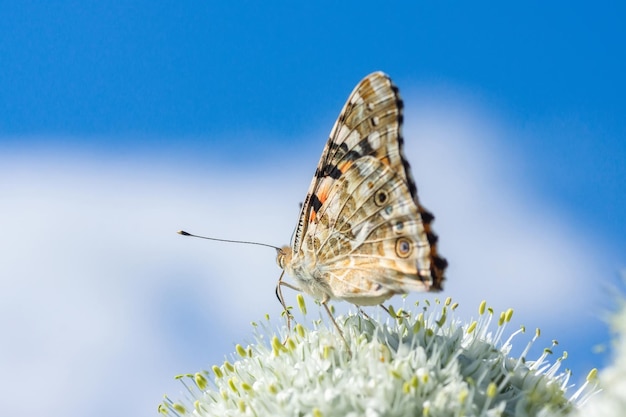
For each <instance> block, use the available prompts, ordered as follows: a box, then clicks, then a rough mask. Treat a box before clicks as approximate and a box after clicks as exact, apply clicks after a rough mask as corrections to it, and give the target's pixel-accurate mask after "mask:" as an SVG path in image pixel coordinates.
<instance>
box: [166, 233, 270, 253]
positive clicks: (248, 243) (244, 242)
mask: <svg viewBox="0 0 626 417" xmlns="http://www.w3.org/2000/svg"><path fill="white" fill-rule="evenodd" d="M176 233H178V234H179V235H183V236H191V237H197V238H199V239H206V240H215V241H217V242H228V243H242V244H245V245H258V246H266V247H268V248H274V249H276V250H277V251H280V248H279V247H278V246H274V245H268V244H267V243H260V242H248V241H246V240H231V239H218V238H215V237H206V236H199V235H194V234H192V233H189V232H185V231H184V230H179V231H178V232H176Z"/></svg>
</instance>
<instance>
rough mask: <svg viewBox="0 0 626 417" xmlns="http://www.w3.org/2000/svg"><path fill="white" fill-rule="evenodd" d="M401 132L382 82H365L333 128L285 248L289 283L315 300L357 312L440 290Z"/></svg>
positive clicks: (395, 100)
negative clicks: (295, 281)
mask: <svg viewBox="0 0 626 417" xmlns="http://www.w3.org/2000/svg"><path fill="white" fill-rule="evenodd" d="M401 124H402V101H401V99H400V96H399V94H398V89H397V88H396V87H395V85H394V84H393V83H392V82H391V80H390V79H389V77H388V76H387V75H385V74H383V73H381V72H376V73H373V74H370V75H368V76H367V77H365V78H364V79H363V80H362V81H361V82H360V83H359V84H358V85H357V87H356V88H355V89H354V91H353V92H352V94H351V95H350V97H349V98H348V100H347V102H346V104H345V106H344V108H343V110H342V111H341V114H340V116H339V118H338V119H337V121H336V122H335V125H334V126H333V129H332V131H331V134H330V138H329V140H328V142H327V144H326V147H325V148H324V151H323V153H322V157H321V160H320V163H319V165H318V168H317V170H316V172H315V176H314V177H313V180H312V182H311V186H310V188H309V192H308V194H307V197H306V199H305V202H304V204H303V207H302V211H301V213H300V220H299V223H298V227H297V229H296V232H295V234H294V239H293V242H292V257H293V259H292V261H293V263H294V265H295V266H296V268H295V271H294V272H295V275H296V278H298V275H299V274H298V272H301V274H300V275H305V274H304V271H303V269H307V270H308V271H306V272H307V274H308V275H309V276H314V278H315V280H316V281H317V284H319V285H321V286H322V287H323V291H321V292H323V293H326V294H329V295H330V296H332V297H335V298H342V299H346V300H349V301H350V300H351V301H353V302H355V303H356V304H376V303H377V302H378V300H379V299H380V300H384V299H386V298H388V297H389V296H391V295H393V294H394V293H402V292H407V291H411V290H422V291H424V290H427V291H428V290H429V291H434V290H440V289H441V284H442V281H443V279H444V278H443V272H444V269H445V267H446V261H445V260H444V259H443V258H441V257H439V256H438V254H437V248H436V240H437V238H436V236H435V235H434V233H433V232H432V231H431V229H430V222H431V221H432V220H433V216H432V215H431V214H430V213H429V212H428V211H426V210H425V209H424V208H423V207H422V206H421V205H420V204H419V201H418V198H417V189H416V187H415V183H414V181H413V179H412V177H411V173H410V167H409V164H408V162H407V161H406V159H405V158H404V156H403V153H402V142H403V140H402V136H401V132H400V129H401ZM382 198H384V199H386V200H384V201H383V200H377V199H382ZM394 228H396V229H394ZM407 245H408V246H407ZM298 267H299V268H300V270H298ZM311 269H314V271H311ZM306 287H307V286H306V285H305V288H306ZM314 292H315V293H317V294H319V293H320V291H314ZM367 301H370V302H367Z"/></svg>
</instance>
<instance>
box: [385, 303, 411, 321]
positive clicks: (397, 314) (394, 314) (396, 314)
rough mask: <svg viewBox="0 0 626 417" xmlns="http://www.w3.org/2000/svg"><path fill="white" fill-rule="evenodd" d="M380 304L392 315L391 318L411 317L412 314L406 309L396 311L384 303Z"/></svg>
mask: <svg viewBox="0 0 626 417" xmlns="http://www.w3.org/2000/svg"><path fill="white" fill-rule="evenodd" d="M379 306H380V307H381V308H382V309H383V310H385V311H386V312H387V314H389V315H390V316H391V318H393V319H397V318H398V317H409V315H410V314H409V313H408V312H406V311H404V310H402V309H400V310H398V311H395V310H393V309H392V310H390V309H388V308H387V307H385V305H384V304H379Z"/></svg>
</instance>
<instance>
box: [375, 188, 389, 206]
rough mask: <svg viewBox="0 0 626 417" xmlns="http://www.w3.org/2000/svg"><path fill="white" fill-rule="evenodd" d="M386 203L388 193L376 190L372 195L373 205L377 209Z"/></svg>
mask: <svg viewBox="0 0 626 417" xmlns="http://www.w3.org/2000/svg"><path fill="white" fill-rule="evenodd" d="M387 201H389V193H388V192H387V191H385V190H378V191H377V192H376V194H375V195H374V203H376V205H377V206H378V207H382V206H384V205H385V203H387Z"/></svg>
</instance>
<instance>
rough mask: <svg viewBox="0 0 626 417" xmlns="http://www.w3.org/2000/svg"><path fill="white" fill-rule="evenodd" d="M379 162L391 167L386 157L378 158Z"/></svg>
mask: <svg viewBox="0 0 626 417" xmlns="http://www.w3.org/2000/svg"><path fill="white" fill-rule="evenodd" d="M380 162H382V163H383V164H385V165H387V166H391V161H390V160H389V158H388V157H386V156H383V157H382V158H380Z"/></svg>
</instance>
